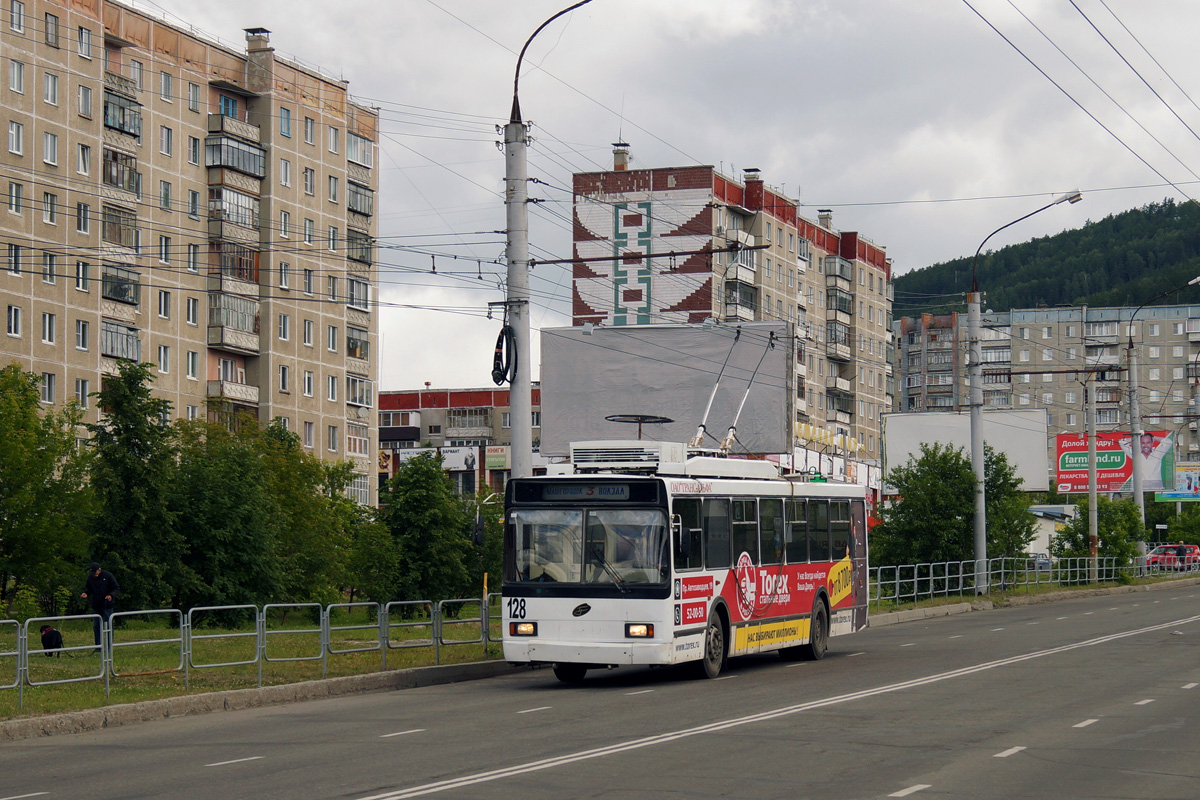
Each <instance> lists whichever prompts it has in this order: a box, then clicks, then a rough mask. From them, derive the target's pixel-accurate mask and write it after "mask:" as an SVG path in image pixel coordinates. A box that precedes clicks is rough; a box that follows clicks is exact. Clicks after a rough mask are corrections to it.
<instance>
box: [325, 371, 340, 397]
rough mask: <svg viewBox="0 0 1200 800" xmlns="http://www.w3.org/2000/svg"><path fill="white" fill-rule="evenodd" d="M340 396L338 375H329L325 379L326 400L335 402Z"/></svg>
mask: <svg viewBox="0 0 1200 800" xmlns="http://www.w3.org/2000/svg"><path fill="white" fill-rule="evenodd" d="M337 395H338V379H337V376H336V375H329V376H327V377H326V379H325V398H326V399H327V400H331V401H333V402H336V401H337Z"/></svg>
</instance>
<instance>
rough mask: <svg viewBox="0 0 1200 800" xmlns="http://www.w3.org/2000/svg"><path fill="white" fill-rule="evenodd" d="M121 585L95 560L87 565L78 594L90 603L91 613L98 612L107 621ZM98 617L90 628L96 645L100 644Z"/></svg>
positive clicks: (109, 618)
mask: <svg viewBox="0 0 1200 800" xmlns="http://www.w3.org/2000/svg"><path fill="white" fill-rule="evenodd" d="M120 591H121V587H120V586H119V585H118V584H117V579H116V578H114V577H113V574H112V573H111V572H109V571H108V570H106V569H102V568H101V567H100V565H99V564H97V563H96V562H95V561H93V562H92V563H91V565H90V566H89V567H88V577H87V585H86V586H85V587H84V589H83V594H81V595H79V596H80V597H82V598H83V599H85V600H88V601H89V602H91V604H92V611H93V613H96V614H99V615H100V619H102V620H104V622H105V623H108V622H109V620H111V619H112V613H113V600H114V598H116V596H117V595H118V594H119V593H120ZM100 619H97V620H93V621H92V630H93V632H94V633H95V635H96V647H99V646H100Z"/></svg>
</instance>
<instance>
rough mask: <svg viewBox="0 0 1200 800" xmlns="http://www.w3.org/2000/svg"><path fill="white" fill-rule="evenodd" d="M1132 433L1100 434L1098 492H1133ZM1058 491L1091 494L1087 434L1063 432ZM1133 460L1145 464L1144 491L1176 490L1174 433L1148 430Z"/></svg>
mask: <svg viewBox="0 0 1200 800" xmlns="http://www.w3.org/2000/svg"><path fill="white" fill-rule="evenodd" d="M1129 440H1130V434H1129V432H1128V431H1103V432H1100V433H1097V434H1096V491H1098V492H1129V491H1132V490H1133V461H1132V460H1131V449H1130V446H1129ZM1056 444H1057V446H1056V448H1055V455H1056V458H1055V465H1056V472H1057V477H1056V478H1055V488H1056V489H1057V491H1058V492H1059V494H1082V493H1086V492H1087V491H1088V438H1087V434H1082V433H1081V434H1068V433H1060V434H1058V436H1057V438H1056ZM1133 457H1135V458H1139V459H1141V462H1142V490H1143V491H1147V492H1162V491H1173V490H1174V489H1175V434H1173V433H1171V432H1170V431H1146V432H1145V433H1143V434H1142V435H1141V439H1140V441H1139V442H1138V446H1137V448H1136V455H1134V456H1133Z"/></svg>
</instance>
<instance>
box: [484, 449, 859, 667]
mask: <svg viewBox="0 0 1200 800" xmlns="http://www.w3.org/2000/svg"><path fill="white" fill-rule="evenodd" d="M571 461H572V465H573V467H574V471H575V472H574V474H570V475H554V476H540V477H534V478H518V479H513V480H512V481H510V482H509V484H508V487H507V489H506V491H505V534H504V536H505V538H504V582H503V587H502V594H503V605H504V608H503V617H504V657H505V659H507V660H508V661H510V662H513V663H521V664H552V665H553V667H554V674H555V675H556V676H557V677H558V679H559V680H561V681H564V682H568V683H572V682H577V681H580V680H582V679H583V677H584V675H585V674H586V673H587V671H588V670H589V669H598V668H602V667H603V668H609V667H614V666H619V665H625V664H658V665H662V664H681V663H684V662H697V666H699V667H701V668H702V669H703V672H704V674H705V675H707V676H708V677H710V678H714V677H716V676H717V675H719V674H720V673H721V670H722V669H724V667H725V664H726V661H727V659H728V658H729V657H730V656H737V655H744V654H747V653H761V652H765V651H770V650H777V651H779V652H780V654H781V655H782V656H783V657H785V658H809V659H819V658H821V657H822V656H823V655H824V654H825V651H826V648H827V647H828V644H829V637H830V636H838V635H841V634H847V633H852V632H854V631H857V630H859V629H860V628H862V627H863V626H864V625H866V620H867V591H866V577H867V558H866V554H867V547H866V514H865V505H864V489H863V487H861V486H853V485H842V484H833V483H820V482H816V481H808V480H806V479H804V478H801V477H800V476H797V478H796V479H794V480H793V479H787V478H781V477H779V471H778V468H777V467H776V466H775V465H774V464H772V463H770V462H766V461H748V460H737V459H727V458H716V457H711V456H692V457H689V456H688V453H687V449H686V448H685V447H684V445H682V444H671V443H658V442H628V443H623V442H584V443H578V444H575V445H573V446H572V451H571ZM805 477H807V476H805Z"/></svg>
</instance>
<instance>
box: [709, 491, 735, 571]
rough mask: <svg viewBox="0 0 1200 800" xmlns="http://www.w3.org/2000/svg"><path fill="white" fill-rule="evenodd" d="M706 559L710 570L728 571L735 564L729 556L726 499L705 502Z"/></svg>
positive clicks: (727, 502)
mask: <svg viewBox="0 0 1200 800" xmlns="http://www.w3.org/2000/svg"><path fill="white" fill-rule="evenodd" d="M704 558H705V561H704V565H705V566H706V567H708V568H709V569H726V568H728V567H729V566H730V565H731V564H732V563H733V559H732V558H731V557H730V555H729V501H728V500H726V499H725V498H724V497H720V498H717V497H714V498H705V500H704Z"/></svg>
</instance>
